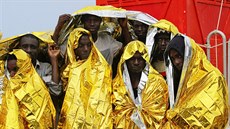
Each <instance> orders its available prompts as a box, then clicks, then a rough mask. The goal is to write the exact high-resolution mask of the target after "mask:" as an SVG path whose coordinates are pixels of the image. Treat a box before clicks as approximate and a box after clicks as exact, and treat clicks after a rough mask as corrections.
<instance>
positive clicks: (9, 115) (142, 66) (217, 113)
mask: <svg viewBox="0 0 230 129" xmlns="http://www.w3.org/2000/svg"><path fill="white" fill-rule="evenodd" d="M3 33H4V32H3ZM0 37H1V36H0ZM0 46H2V48H1V51H0V54H1V55H0V56H1V57H0V112H1V115H0V128H3V129H5V128H7V129H8V128H14V129H24V128H35V129H37V128H44V129H48V128H60V129H62V128H63V129H79V128H81V129H113V128H115V129H138V128H140V129H191V128H195V129H196V128H211V129H212V128H217V129H224V128H226V127H227V123H228V112H229V104H228V87H227V84H226V80H225V78H224V77H223V75H222V73H221V72H220V71H219V70H218V69H217V68H215V67H214V66H213V65H212V64H211V63H210V62H209V61H208V59H207V57H206V55H205V53H204V51H203V50H202V48H201V47H200V46H199V45H198V44H196V42H195V41H194V40H193V39H192V38H190V37H188V36H186V35H183V34H182V33H180V32H179V30H178V29H177V27H176V26H175V25H174V24H173V23H171V22H169V21H167V20H165V19H161V20H156V19H155V18H153V17H151V16H149V15H148V14H146V13H143V12H138V11H130V12H129V11H128V10H124V9H120V8H115V7H112V6H90V7H86V8H83V9H81V10H78V11H77V12H75V13H73V14H72V15H70V14H63V15H60V16H59V20H58V22H57V25H56V27H55V29H54V32H53V33H52V34H50V33H44V32H33V33H26V34H22V35H19V36H14V37H10V38H6V39H2V40H0ZM3 46H4V48H3Z"/></svg>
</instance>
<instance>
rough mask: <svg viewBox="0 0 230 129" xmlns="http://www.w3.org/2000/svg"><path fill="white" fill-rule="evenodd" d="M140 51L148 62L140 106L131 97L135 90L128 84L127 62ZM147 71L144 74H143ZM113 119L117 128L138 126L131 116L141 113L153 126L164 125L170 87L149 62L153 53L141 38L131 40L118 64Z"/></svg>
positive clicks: (134, 128)
mask: <svg viewBox="0 0 230 129" xmlns="http://www.w3.org/2000/svg"><path fill="white" fill-rule="evenodd" d="M137 51H138V52H140V53H141V54H142V57H143V59H144V60H145V61H146V65H148V66H149V67H148V74H147V81H146V82H145V83H146V84H145V86H144V89H143V90H142V98H141V99H142V104H141V105H139V106H138V105H136V104H135V103H134V101H133V100H132V98H131V93H130V92H129V91H128V90H127V86H126V85H125V83H124V78H123V77H122V76H123V72H124V70H123V69H124V63H125V61H126V60H128V59H130V58H131V57H132V56H133V55H134V54H135V52H137ZM142 74H143V73H142ZM113 105H114V111H113V118H114V128H119V129H138V126H137V125H136V124H135V123H134V122H133V121H132V120H131V118H130V117H131V115H132V114H133V113H134V112H138V113H140V114H141V115H140V116H141V118H140V119H142V120H143V121H144V124H145V126H146V127H147V128H149V129H154V128H157V129H158V128H160V127H162V125H163V123H164V117H165V113H166V110H167V107H168V88H167V84H166V82H165V80H164V78H163V77H162V76H161V75H160V74H159V73H158V72H157V71H156V70H154V69H153V68H152V67H151V65H150V64H149V56H148V53H147V49H146V48H145V45H144V44H143V43H142V42H140V41H132V42H130V43H129V44H128V45H127V46H126V48H125V50H124V53H123V55H122V57H121V60H120V62H119V65H118V73H117V76H116V77H115V78H114V80H113Z"/></svg>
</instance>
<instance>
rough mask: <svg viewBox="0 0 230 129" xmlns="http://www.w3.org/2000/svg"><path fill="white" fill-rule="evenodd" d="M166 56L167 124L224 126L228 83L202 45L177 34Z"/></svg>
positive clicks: (182, 126) (168, 126) (226, 112)
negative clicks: (168, 107)
mask: <svg viewBox="0 0 230 129" xmlns="http://www.w3.org/2000/svg"><path fill="white" fill-rule="evenodd" d="M164 57H165V62H166V73H167V83H168V86H169V100H170V109H169V110H168V111H167V115H166V116H167V123H166V124H165V126H164V127H165V128H166V129H170V128H172V129H175V128H176V129H178V128H183V129H191V128H205V129H209V128H212V129H213V128H216V129H224V128H225V126H226V124H227V121H228V90H227V88H228V87H227V84H226V80H225V78H224V77H223V75H222V73H221V72H220V71H219V70H218V69H217V68H215V67H214V66H213V65H212V64H211V63H210V62H209V61H208V59H207V57H206V55H205V53H204V51H203V49H202V48H201V47H200V46H199V45H198V44H196V43H195V41H194V40H193V39H191V38H189V37H187V36H184V35H177V36H175V37H174V38H173V39H172V40H171V41H170V42H169V45H168V47H167V49H166V52H165V54H164Z"/></svg>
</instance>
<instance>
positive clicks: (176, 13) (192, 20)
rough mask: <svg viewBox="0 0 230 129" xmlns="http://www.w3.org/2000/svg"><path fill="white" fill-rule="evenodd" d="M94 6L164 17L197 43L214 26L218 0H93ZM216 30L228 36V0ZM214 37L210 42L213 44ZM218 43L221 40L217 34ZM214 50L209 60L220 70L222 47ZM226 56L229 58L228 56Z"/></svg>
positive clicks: (229, 10)
mask: <svg viewBox="0 0 230 129" xmlns="http://www.w3.org/2000/svg"><path fill="white" fill-rule="evenodd" d="M96 3H97V5H113V6H115V7H122V8H125V9H128V10H137V11H142V12H146V13H148V14H150V15H152V16H153V17H155V18H157V19H167V20H169V21H171V22H172V23H174V24H175V25H176V26H177V27H178V29H179V31H180V32H181V33H184V34H186V35H188V36H190V37H191V38H193V39H194V40H195V41H196V42H197V43H199V44H205V43H206V40H207V36H208V34H209V33H210V32H211V31H213V30H214V29H216V28H217V23H218V17H219V12H220V6H221V0H97V1H96ZM218 29H219V30H220V31H222V32H224V34H225V35H226V38H227V40H228V39H229V38H230V0H224V3H223V8H222V13H221V17H220V23H219V27H218ZM214 41H215V36H212V37H211V44H212V45H214V44H215V42H214ZM217 41H218V44H220V43H222V40H221V38H220V36H218V38H217ZM218 50H219V51H218V52H217V53H216V52H215V49H211V62H212V63H213V64H214V65H215V64H216V61H215V60H216V56H215V54H217V55H218V64H219V65H218V68H219V69H220V70H221V71H222V69H223V68H222V64H223V59H222V57H223V54H222V52H223V49H222V46H220V47H218ZM229 58H230V57H229Z"/></svg>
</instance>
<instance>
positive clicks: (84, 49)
mask: <svg viewBox="0 0 230 129" xmlns="http://www.w3.org/2000/svg"><path fill="white" fill-rule="evenodd" d="M91 50H92V42H91V41H90V39H89V36H88V35H82V36H81V37H80V39H79V44H78V47H77V48H76V49H75V50H74V52H75V54H76V56H79V59H80V60H84V59H87V58H88V57H89V54H90V52H91Z"/></svg>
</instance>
